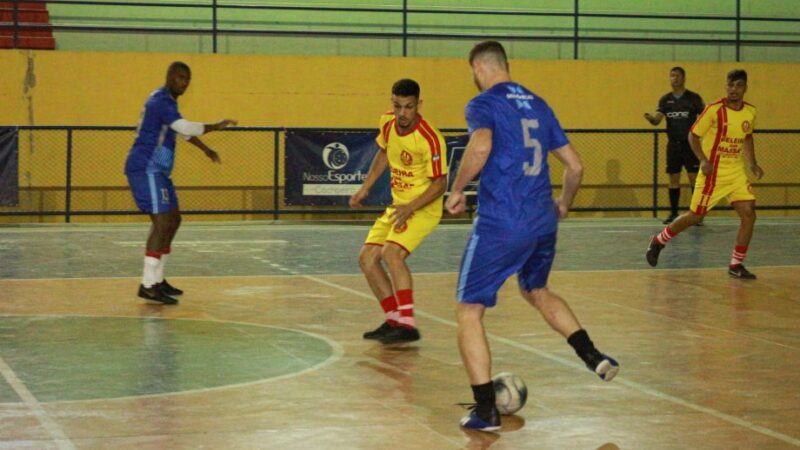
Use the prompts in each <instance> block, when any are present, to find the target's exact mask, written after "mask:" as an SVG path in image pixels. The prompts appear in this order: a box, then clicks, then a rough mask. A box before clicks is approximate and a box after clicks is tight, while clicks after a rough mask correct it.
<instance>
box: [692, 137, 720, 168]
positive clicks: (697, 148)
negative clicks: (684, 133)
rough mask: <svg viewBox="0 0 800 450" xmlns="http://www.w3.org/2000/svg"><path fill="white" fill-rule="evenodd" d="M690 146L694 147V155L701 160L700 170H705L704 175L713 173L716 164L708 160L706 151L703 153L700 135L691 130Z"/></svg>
mask: <svg viewBox="0 0 800 450" xmlns="http://www.w3.org/2000/svg"><path fill="white" fill-rule="evenodd" d="M688 138H689V146H690V147H692V152H693V153H694V156H696V157H697V160H698V161H700V171H702V172H703V175H706V176H707V175H711V171H712V170H713V169H714V166H712V165H711V163H710V162H709V161H708V158H706V155H705V153H703V146H702V145H701V144H700V136H698V135H696V134H694V132H692V131H690V132H689V136H688Z"/></svg>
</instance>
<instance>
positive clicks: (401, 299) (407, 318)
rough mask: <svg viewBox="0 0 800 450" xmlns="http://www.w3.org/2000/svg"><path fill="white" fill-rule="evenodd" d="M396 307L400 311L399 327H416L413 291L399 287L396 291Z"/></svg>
mask: <svg viewBox="0 0 800 450" xmlns="http://www.w3.org/2000/svg"><path fill="white" fill-rule="evenodd" d="M396 296H397V309H398V310H399V311H400V318H399V319H398V323H399V325H400V326H401V327H406V328H416V327H417V323H416V321H414V291H412V290H411V289H401V290H399V291H397V293H396Z"/></svg>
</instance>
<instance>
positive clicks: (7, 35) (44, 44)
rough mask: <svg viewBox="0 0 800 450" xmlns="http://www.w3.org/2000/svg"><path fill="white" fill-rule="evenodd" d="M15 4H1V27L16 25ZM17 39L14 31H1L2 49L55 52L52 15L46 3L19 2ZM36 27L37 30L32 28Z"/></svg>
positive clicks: (5, 29)
mask: <svg viewBox="0 0 800 450" xmlns="http://www.w3.org/2000/svg"><path fill="white" fill-rule="evenodd" d="M14 20H15V11H14V3H12V2H0V25H5V26H9V25H14ZM16 22H17V25H18V28H17V39H16V46H15V42H14V29H13V28H2V29H0V48H27V49H38V50H55V48H56V41H55V38H53V30H52V28H51V25H50V14H49V13H48V12H47V4H46V3H44V2H18V3H17V10H16ZM32 26H33V27H36V28H32Z"/></svg>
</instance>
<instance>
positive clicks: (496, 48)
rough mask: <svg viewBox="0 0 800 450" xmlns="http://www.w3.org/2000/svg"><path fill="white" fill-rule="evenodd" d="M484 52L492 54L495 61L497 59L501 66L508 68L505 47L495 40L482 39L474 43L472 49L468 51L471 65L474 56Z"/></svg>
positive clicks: (484, 53)
mask: <svg viewBox="0 0 800 450" xmlns="http://www.w3.org/2000/svg"><path fill="white" fill-rule="evenodd" d="M486 54H489V55H492V57H493V58H494V59H495V61H497V62H498V63H499V64H500V65H501V66H503V67H505V68H508V57H507V56H506V49H504V48H503V44H501V43H499V42H497V41H483V42H480V43H478V44H475V47H472V50H470V52H469V63H470V65H472V62H473V61H475V58H478V57H480V56H483V55H486Z"/></svg>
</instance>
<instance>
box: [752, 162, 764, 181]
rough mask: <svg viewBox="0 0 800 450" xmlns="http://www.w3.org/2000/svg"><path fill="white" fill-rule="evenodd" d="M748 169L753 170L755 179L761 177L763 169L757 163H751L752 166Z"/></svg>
mask: <svg viewBox="0 0 800 450" xmlns="http://www.w3.org/2000/svg"><path fill="white" fill-rule="evenodd" d="M750 170H751V171H752V172H753V175H755V176H756V180H760V179H761V177H763V176H764V169H762V168H761V166H759V165H758V164H753V167H751V168H750Z"/></svg>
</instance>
